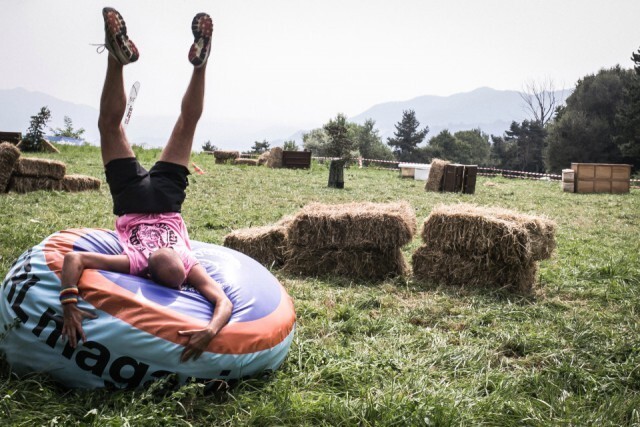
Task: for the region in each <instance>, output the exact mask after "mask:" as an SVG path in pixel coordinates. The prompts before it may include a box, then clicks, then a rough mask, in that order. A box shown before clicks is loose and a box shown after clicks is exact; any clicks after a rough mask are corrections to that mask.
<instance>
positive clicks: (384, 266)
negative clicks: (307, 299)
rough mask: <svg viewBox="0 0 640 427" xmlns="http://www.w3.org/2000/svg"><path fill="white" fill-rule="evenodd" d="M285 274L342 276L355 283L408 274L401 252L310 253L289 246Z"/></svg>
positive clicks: (298, 247)
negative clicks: (354, 280) (353, 280)
mask: <svg viewBox="0 0 640 427" xmlns="http://www.w3.org/2000/svg"><path fill="white" fill-rule="evenodd" d="M283 269H284V271H286V272H287V273H290V274H298V275H303V276H313V277H317V276H320V277H322V276H341V277H347V278H350V279H356V280H383V279H386V278H390V277H396V276H402V275H406V274H407V273H408V271H409V266H408V265H407V262H406V260H405V259H404V256H403V255H402V251H401V250H400V248H390V249H388V250H381V249H358V250H352V249H336V250H326V249H313V248H309V247H306V246H297V245H292V246H289V249H288V250H287V252H286V262H285V264H284V267H283Z"/></svg>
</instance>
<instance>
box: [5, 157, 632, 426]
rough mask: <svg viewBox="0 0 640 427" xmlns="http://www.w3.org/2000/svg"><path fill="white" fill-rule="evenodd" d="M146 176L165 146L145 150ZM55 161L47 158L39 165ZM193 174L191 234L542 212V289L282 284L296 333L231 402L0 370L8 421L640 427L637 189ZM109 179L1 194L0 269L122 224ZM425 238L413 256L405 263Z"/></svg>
mask: <svg viewBox="0 0 640 427" xmlns="http://www.w3.org/2000/svg"><path fill="white" fill-rule="evenodd" d="M137 153H138V156H139V157H140V158H141V160H142V162H143V164H146V165H150V164H151V163H152V161H153V160H154V159H155V158H156V157H157V156H158V154H159V153H158V151H157V150H140V149H137ZM42 156H44V157H52V155H42ZM55 158H56V159H60V160H63V161H64V162H66V163H67V166H68V169H69V172H70V173H83V174H90V175H93V176H96V177H101V178H102V179H104V174H103V172H102V166H101V162H100V156H99V152H98V150H97V148H94V147H82V148H67V147H63V150H62V153H61V154H59V155H56V156H55ZM193 161H195V162H196V164H198V166H200V167H201V168H203V169H204V170H205V171H206V172H207V173H206V175H192V176H191V178H190V183H191V184H190V186H189V188H188V197H187V201H186V202H185V205H184V211H183V214H184V217H185V220H186V221H187V224H188V226H189V230H190V235H191V238H192V239H195V240H201V241H207V242H212V243H216V244H221V243H222V241H223V238H224V235H225V234H226V233H228V232H229V231H230V230H232V229H236V228H242V227H249V226H258V225H265V224H270V223H273V222H275V221H276V220H278V219H279V218H280V217H281V216H283V215H286V214H292V213H294V212H296V211H297V210H298V209H299V208H300V207H302V206H303V205H305V204H306V203H309V202H311V201H321V202H325V203H339V202H345V201H377V202H384V201H394V200H399V199H404V200H407V201H409V202H410V203H411V205H412V206H413V207H414V209H415V210H416V213H417V216H418V218H419V221H422V220H423V219H424V218H425V217H426V216H427V215H428V214H429V212H430V210H431V209H432V208H433V206H434V205H436V204H438V203H457V202H460V201H466V202H474V203H477V204H481V205H497V206H502V207H506V208H511V209H516V210H518V211H521V212H532V213H537V214H546V215H548V216H550V217H551V218H553V219H555V220H556V221H557V222H558V225H559V230H558V235H557V240H558V249H557V252H556V254H555V256H554V257H553V258H552V259H551V260H549V261H545V262H543V263H541V268H540V275H539V280H538V282H539V284H538V286H537V290H536V292H535V294H534V295H531V296H517V295H511V294H508V293H504V292H498V291H496V292H487V291H486V290H484V291H480V290H474V289H458V288H451V287H446V286H441V287H436V286H432V285H430V284H425V283H416V282H414V281H413V280H411V278H403V279H396V280H390V281H387V282H384V283H358V282H353V281H349V280H345V279H339V278H320V279H316V278H308V279H304V278H298V277H291V276H287V275H284V274H282V273H281V272H279V271H277V270H275V271H273V273H274V274H275V275H276V276H277V277H278V278H279V279H280V281H281V282H282V283H283V285H284V286H285V287H286V288H287V290H288V292H289V293H290V294H291V296H292V297H293V300H294V303H295V307H296V311H297V315H298V323H297V332H296V336H295V339H294V342H293V345H292V347H291V351H290V353H289V357H288V358H287V360H286V361H285V363H284V365H283V366H282V368H281V369H280V370H279V371H277V372H276V373H275V374H273V375H272V376H271V377H269V378H266V379H260V380H250V381H246V382H243V383H241V384H239V385H238V386H236V387H234V388H233V389H231V390H227V391H225V392H218V393H214V394H209V393H205V392H204V391H203V389H202V386H200V385H197V384H191V385H188V386H184V387H182V388H180V389H171V388H169V387H168V386H167V385H166V384H162V383H158V384H156V385H154V386H153V387H152V388H150V389H148V390H141V391H117V392H108V391H105V390H94V391H73V390H71V391H70V390H64V389H62V388H60V387H59V386H57V385H56V384H53V383H52V382H50V381H49V380H47V379H46V378H43V377H33V378H28V379H18V378H16V377H14V376H13V375H12V374H11V371H10V368H9V367H8V366H6V364H5V365H3V366H2V367H1V368H0V417H1V418H2V425H16V426H17V425H28V426H31V425H75V424H78V425H114V426H120V425H154V426H155V425H167V426H174V425H261V426H262V425H309V426H311V425H331V426H334V425H338V426H351V425H384V426H387V425H399V426H405V425H438V426H440V425H443V426H447V425H473V426H475V425H492V426H493V425H540V426H541V425H640V324H639V321H638V319H639V314H640V255H639V253H640V227H639V226H638V224H639V223H640V191H639V190H632V191H631V193H630V194H627V195H578V194H567V193H563V192H561V191H560V189H559V184H558V183H552V182H544V181H520V180H506V179H502V178H493V179H489V178H479V180H478V186H477V192H476V194H475V195H462V194H452V193H448V194H445V193H443V194H433V193H425V192H424V190H423V188H422V186H423V182H418V181H412V180H402V179H399V178H398V176H397V175H396V174H395V173H392V172H389V171H384V170H376V169H357V168H353V169H349V170H348V171H347V172H346V174H345V183H346V188H345V189H344V190H335V189H330V188H327V186H326V184H327V177H328V169H327V167H326V165H319V164H314V165H313V167H312V169H311V170H275V169H266V168H252V167H246V166H240V167H237V166H229V165H214V163H213V159H212V158H211V157H209V156H207V155H204V154H196V155H194V156H193ZM113 221H114V217H113V215H112V214H111V200H110V196H109V193H108V189H107V187H106V185H105V186H104V187H103V188H102V190H100V191H99V192H87V193H79V194H69V193H57V192H36V193H30V194H26V195H17V194H5V195H2V196H1V197H0V242H1V248H0V257H1V258H0V273H1V274H2V275H3V276H4V274H6V272H7V271H8V269H9V266H10V264H11V263H12V262H13V261H14V260H15V259H16V258H17V257H18V256H19V255H20V254H21V253H22V252H23V251H24V250H25V249H27V248H29V247H31V246H33V245H35V244H37V243H38V242H40V241H41V240H42V239H43V238H45V237H46V236H48V235H49V234H51V233H53V232H55V231H58V230H60V229H65V228H70V227H80V226H88V227H105V228H113ZM419 245H420V241H419V237H416V238H415V239H414V241H413V242H412V243H411V244H410V245H408V246H407V247H406V248H405V249H404V253H405V255H406V257H407V258H409V257H410V256H411V253H412V252H413V251H414V250H415V249H416V248H417V247H418V246H419Z"/></svg>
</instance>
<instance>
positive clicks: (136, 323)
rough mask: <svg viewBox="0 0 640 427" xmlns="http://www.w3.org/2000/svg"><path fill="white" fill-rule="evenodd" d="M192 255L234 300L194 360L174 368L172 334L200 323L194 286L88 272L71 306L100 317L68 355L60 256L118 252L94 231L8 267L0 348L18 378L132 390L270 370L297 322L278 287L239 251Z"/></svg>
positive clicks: (204, 247) (103, 233) (203, 250)
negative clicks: (40, 376)
mask: <svg viewBox="0 0 640 427" xmlns="http://www.w3.org/2000/svg"><path fill="white" fill-rule="evenodd" d="M192 249H193V252H194V255H195V256H196V258H197V259H198V260H199V261H200V264H201V265H202V266H203V267H204V268H205V269H206V270H207V273H208V274H209V275H210V276H211V277H212V278H213V279H215V280H216V281H217V282H218V283H220V284H221V285H222V287H223V290H224V292H225V293H226V295H227V296H228V297H229V299H230V300H231V302H232V303H233V313H232V315H231V318H230V320H229V323H228V324H227V325H226V326H225V327H224V328H223V329H222V330H221V331H220V332H219V334H218V335H217V336H216V337H215V338H214V339H213V340H212V341H211V343H210V344H209V347H208V348H207V350H206V351H205V352H204V353H203V354H202V356H200V358H199V359H198V360H190V361H188V362H184V363H181V362H180V355H181V353H182V351H183V350H184V345H185V344H186V342H187V337H182V336H180V335H178V331H180V330H189V329H198V328H202V327H204V326H205V325H206V324H207V323H208V322H209V320H210V319H211V315H212V313H213V307H212V305H211V304H210V303H209V302H208V301H207V300H206V299H205V298H204V297H202V296H201V295H200V294H199V293H198V292H196V291H195V290H193V289H189V288H187V289H184V290H182V291H177V290H173V289H169V288H165V287H162V286H159V285H157V284H155V283H153V282H151V281H150V280H147V279H143V278H140V277H136V276H131V275H128V274H117V273H113V272H108V271H102V270H85V272H84V273H83V275H82V277H81V280H80V282H79V283H78V288H79V290H80V295H81V299H80V301H79V303H78V305H79V307H80V308H82V309H85V310H88V311H91V312H93V313H95V314H96V315H97V316H98V317H97V318H96V319H92V320H85V321H84V323H83V327H84V331H85V334H86V337H87V341H86V342H83V343H82V344H81V345H78V346H77V347H76V348H75V349H74V348H71V346H69V345H68V343H67V342H66V341H65V340H63V339H62V336H61V331H62V324H63V322H62V307H61V304H60V302H59V300H58V296H59V292H60V272H61V269H62V261H63V259H64V255H65V254H66V253H67V252H70V251H89V252H99V253H103V254H120V253H122V247H121V246H120V243H119V242H118V239H117V237H116V234H115V233H114V232H112V231H109V230H101V229H73V230H66V231H61V232H58V233H55V234H53V235H51V236H49V237H48V238H46V239H45V240H44V241H43V242H42V243H40V244H39V245H37V246H35V247H33V248H31V249H29V250H28V251H26V252H25V253H24V254H22V255H21V256H20V258H19V259H18V260H17V261H16V262H15V263H14V264H13V266H12V267H11V268H10V270H9V273H8V274H7V277H6V278H5V280H4V282H3V283H2V299H1V301H0V326H1V327H2V329H0V351H2V352H4V354H5V356H6V358H7V361H8V362H9V364H10V365H11V367H12V369H13V371H14V372H16V373H18V374H26V373H31V372H38V373H47V374H50V375H51V376H52V377H53V378H54V379H55V380H57V381H59V382H61V383H62V384H64V385H66V386H68V387H77V388H99V387H112V386H114V387H118V388H125V387H126V388H139V387H145V386H146V385H148V384H149V382H150V381H153V380H157V379H159V378H162V377H165V376H167V375H171V374H175V378H177V381H178V382H179V383H180V384H184V383H186V382H188V381H192V380H199V381H207V380H224V381H233V380H238V379H241V378H247V377H253V376H256V375H258V374H261V373H263V372H266V371H271V370H275V369H277V368H278V367H279V366H280V365H281V364H282V362H283V361H284V359H285V357H286V355H287V352H288V351H289V347H290V345H291V341H292V339H293V333H294V325H295V312H294V309H293V303H292V301H291V298H290V297H289V295H287V293H286V291H285V290H284V288H283V287H282V285H281V284H280V283H279V282H278V280H277V279H276V278H275V277H274V276H273V275H272V274H271V273H269V271H268V270H267V269H265V268H264V267H263V266H262V265H260V264H259V263H258V262H257V261H255V260H253V259H251V258H249V257H247V256H246V255H243V254H241V253H240V252H236V251H234V250H231V249H228V248H225V247H222V246H217V245H211V244H207V243H202V242H196V241H192Z"/></svg>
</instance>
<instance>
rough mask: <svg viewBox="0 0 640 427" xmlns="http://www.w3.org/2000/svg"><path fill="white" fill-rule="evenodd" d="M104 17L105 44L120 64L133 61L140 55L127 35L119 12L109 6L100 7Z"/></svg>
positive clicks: (125, 26)
mask: <svg viewBox="0 0 640 427" xmlns="http://www.w3.org/2000/svg"><path fill="white" fill-rule="evenodd" d="M102 17H103V18H104V31H105V46H106V47H107V50H108V51H109V52H110V53H111V54H112V55H113V56H114V57H115V58H116V59H117V60H118V62H120V63H121V64H122V65H126V64H129V63H131V62H135V61H137V60H138V58H139V57H140V54H139V53H138V48H137V47H136V45H135V44H134V43H133V41H131V40H130V39H129V37H128V36H127V25H126V24H125V22H124V19H123V18H122V15H120V13H119V12H118V11H117V10H115V9H113V8H111V7H105V8H104V9H102Z"/></svg>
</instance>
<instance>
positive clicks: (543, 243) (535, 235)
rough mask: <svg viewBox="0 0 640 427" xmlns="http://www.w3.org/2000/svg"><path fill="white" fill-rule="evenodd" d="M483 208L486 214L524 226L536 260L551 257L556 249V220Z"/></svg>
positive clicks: (501, 209) (532, 254)
mask: <svg viewBox="0 0 640 427" xmlns="http://www.w3.org/2000/svg"><path fill="white" fill-rule="evenodd" d="M483 210H484V211H485V212H486V215H493V216H495V217H496V218H500V219H504V220H507V221H514V222H516V223H518V224H519V225H521V226H523V227H524V228H525V229H526V230H527V231H528V232H529V239H530V242H531V256H532V257H533V259H534V260H535V261H541V260H544V259H549V258H551V255H552V254H553V251H554V250H555V249H556V229H557V225H556V223H555V221H553V220H551V219H549V218H547V217H545V216H536V215H527V214H521V213H518V212H514V211H512V210H508V209H503V208H483Z"/></svg>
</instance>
